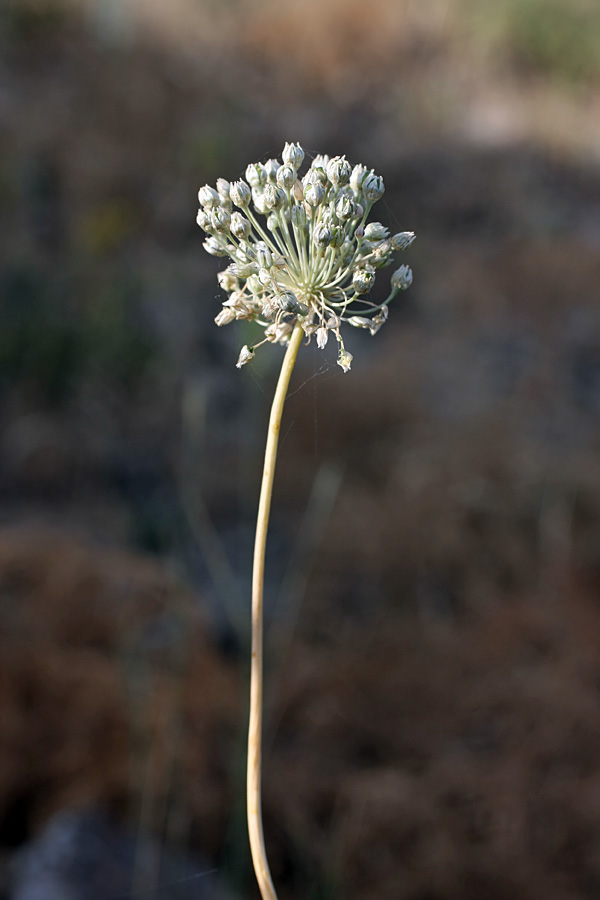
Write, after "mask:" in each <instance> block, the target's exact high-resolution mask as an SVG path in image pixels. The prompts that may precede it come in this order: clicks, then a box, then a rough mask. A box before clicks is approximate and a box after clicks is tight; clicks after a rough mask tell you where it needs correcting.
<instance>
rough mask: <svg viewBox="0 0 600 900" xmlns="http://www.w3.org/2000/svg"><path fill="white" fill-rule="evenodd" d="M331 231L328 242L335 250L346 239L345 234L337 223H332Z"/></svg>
mask: <svg viewBox="0 0 600 900" xmlns="http://www.w3.org/2000/svg"><path fill="white" fill-rule="evenodd" d="M331 231H332V237H331V241H330V242H329V243H330V244H331V246H332V247H335V249H336V250H337V249H338V248H339V247H341V246H342V244H343V243H344V241H345V240H346V235H345V233H344V229H343V228H340V226H339V225H334V227H333V228H332V229H331Z"/></svg>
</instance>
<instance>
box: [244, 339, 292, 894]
mask: <svg viewBox="0 0 600 900" xmlns="http://www.w3.org/2000/svg"><path fill="white" fill-rule="evenodd" d="M303 335H304V332H303V330H302V326H301V325H300V324H298V323H296V325H295V327H294V330H293V332H292V336H291V338H290V342H289V344H288V347H287V350H286V353H285V357H284V359H283V363H282V366H281V372H280V374H279V381H278V382H277V388H276V390H275V396H274V398H273V405H272V407H271V416H270V418H269V428H268V432H267V446H266V449H265V463H264V468H263V477H262V484H261V489H260V500H259V503H258V515H257V519H256V537H255V541H254V567H253V570H252V660H251V666H250V722H249V726H248V769H247V785H246V796H247V804H248V834H249V837H250V849H251V851H252V862H253V864H254V871H255V873H256V878H257V881H258V886H259V888H260V893H261V896H262V898H263V900H277V894H276V893H275V888H274V886H273V880H272V878H271V872H270V870H269V863H268V861H267V854H266V851H265V841H264V834H263V824H262V809H261V753H262V714H263V709H262V707H263V590H264V575H265V550H266V545H267V530H268V527H269V514H270V511H271V496H272V493H273V476H274V475H275V462H276V459H277V444H278V442H279V431H280V428H281V416H282V414H283V404H284V402H285V398H286V394H287V390H288V385H289V383H290V378H291V375H292V370H293V368H294V364H295V362H296V357H297V355H298V350H299V349H300V344H301V343H302V338H303Z"/></svg>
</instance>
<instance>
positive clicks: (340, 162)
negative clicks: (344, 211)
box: [327, 156, 352, 187]
mask: <svg viewBox="0 0 600 900" xmlns="http://www.w3.org/2000/svg"><path fill="white" fill-rule="evenodd" d="M351 174H352V169H351V167H350V163H349V162H348V161H347V160H346V157H345V156H334V157H333V159H330V160H329V162H328V163H327V177H328V178H329V180H330V181H331V183H332V184H335V186H336V187H338V186H339V187H341V186H342V185H344V184H348V182H349V181H350V175H351Z"/></svg>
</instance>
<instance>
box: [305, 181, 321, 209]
mask: <svg viewBox="0 0 600 900" xmlns="http://www.w3.org/2000/svg"><path fill="white" fill-rule="evenodd" d="M324 197H325V188H324V187H323V185H322V184H320V183H319V182H318V181H317V182H316V183H314V182H311V183H310V184H309V185H308V187H306V188H305V190H304V199H305V201H306V202H307V203H308V205H309V206H312V207H316V206H319V204H320V203H322V202H323V199H324Z"/></svg>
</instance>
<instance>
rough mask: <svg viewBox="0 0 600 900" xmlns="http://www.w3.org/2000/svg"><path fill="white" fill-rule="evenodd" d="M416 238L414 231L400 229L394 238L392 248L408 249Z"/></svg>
mask: <svg viewBox="0 0 600 900" xmlns="http://www.w3.org/2000/svg"><path fill="white" fill-rule="evenodd" d="M414 239H415V233H414V231H400V232H399V233H398V234H395V235H394V237H393V238H392V248H393V249H394V250H406V248H407V247H410V245H411V244H412V242H413V241H414Z"/></svg>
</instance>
